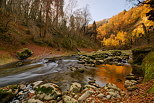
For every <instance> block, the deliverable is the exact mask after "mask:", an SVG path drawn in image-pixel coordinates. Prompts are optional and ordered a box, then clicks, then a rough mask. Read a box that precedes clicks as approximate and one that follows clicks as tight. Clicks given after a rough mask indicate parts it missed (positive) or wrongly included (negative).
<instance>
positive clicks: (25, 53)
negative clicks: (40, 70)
mask: <svg viewBox="0 0 154 103" xmlns="http://www.w3.org/2000/svg"><path fill="white" fill-rule="evenodd" d="M32 54H33V52H32V51H31V50H30V49H28V48H24V49H23V50H22V51H19V52H17V57H18V59H19V60H24V59H27V58H28V57H30V56H32Z"/></svg>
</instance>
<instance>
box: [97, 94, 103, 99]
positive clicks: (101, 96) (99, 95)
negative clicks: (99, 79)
mask: <svg viewBox="0 0 154 103" xmlns="http://www.w3.org/2000/svg"><path fill="white" fill-rule="evenodd" d="M104 96H105V95H104V94H102V93H100V94H98V95H97V97H98V98H104Z"/></svg>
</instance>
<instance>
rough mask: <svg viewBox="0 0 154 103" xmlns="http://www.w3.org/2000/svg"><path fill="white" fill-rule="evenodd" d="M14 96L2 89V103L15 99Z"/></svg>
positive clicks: (0, 93) (0, 92)
mask: <svg viewBox="0 0 154 103" xmlns="http://www.w3.org/2000/svg"><path fill="white" fill-rule="evenodd" d="M13 97H14V94H12V93H11V92H8V91H7V90H3V89H0V103H8V102H9V101H10V100H11V99H13Z"/></svg>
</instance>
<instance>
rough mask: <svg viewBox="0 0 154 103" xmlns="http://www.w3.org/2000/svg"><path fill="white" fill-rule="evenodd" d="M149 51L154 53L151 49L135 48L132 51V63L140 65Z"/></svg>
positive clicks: (153, 49)
mask: <svg viewBox="0 0 154 103" xmlns="http://www.w3.org/2000/svg"><path fill="white" fill-rule="evenodd" d="M151 51H154V48H152V47H145V48H141V49H140V48H137V49H133V50H132V55H133V63H134V64H139V65H141V63H142V60H143V59H144V57H145V56H146V55H147V54H148V53H149V52H151Z"/></svg>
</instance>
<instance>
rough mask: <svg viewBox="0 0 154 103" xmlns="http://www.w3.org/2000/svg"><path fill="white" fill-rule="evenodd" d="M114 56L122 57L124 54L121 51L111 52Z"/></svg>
mask: <svg viewBox="0 0 154 103" xmlns="http://www.w3.org/2000/svg"><path fill="white" fill-rule="evenodd" d="M111 54H112V56H120V55H121V54H122V52H121V51H113V52H111Z"/></svg>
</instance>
